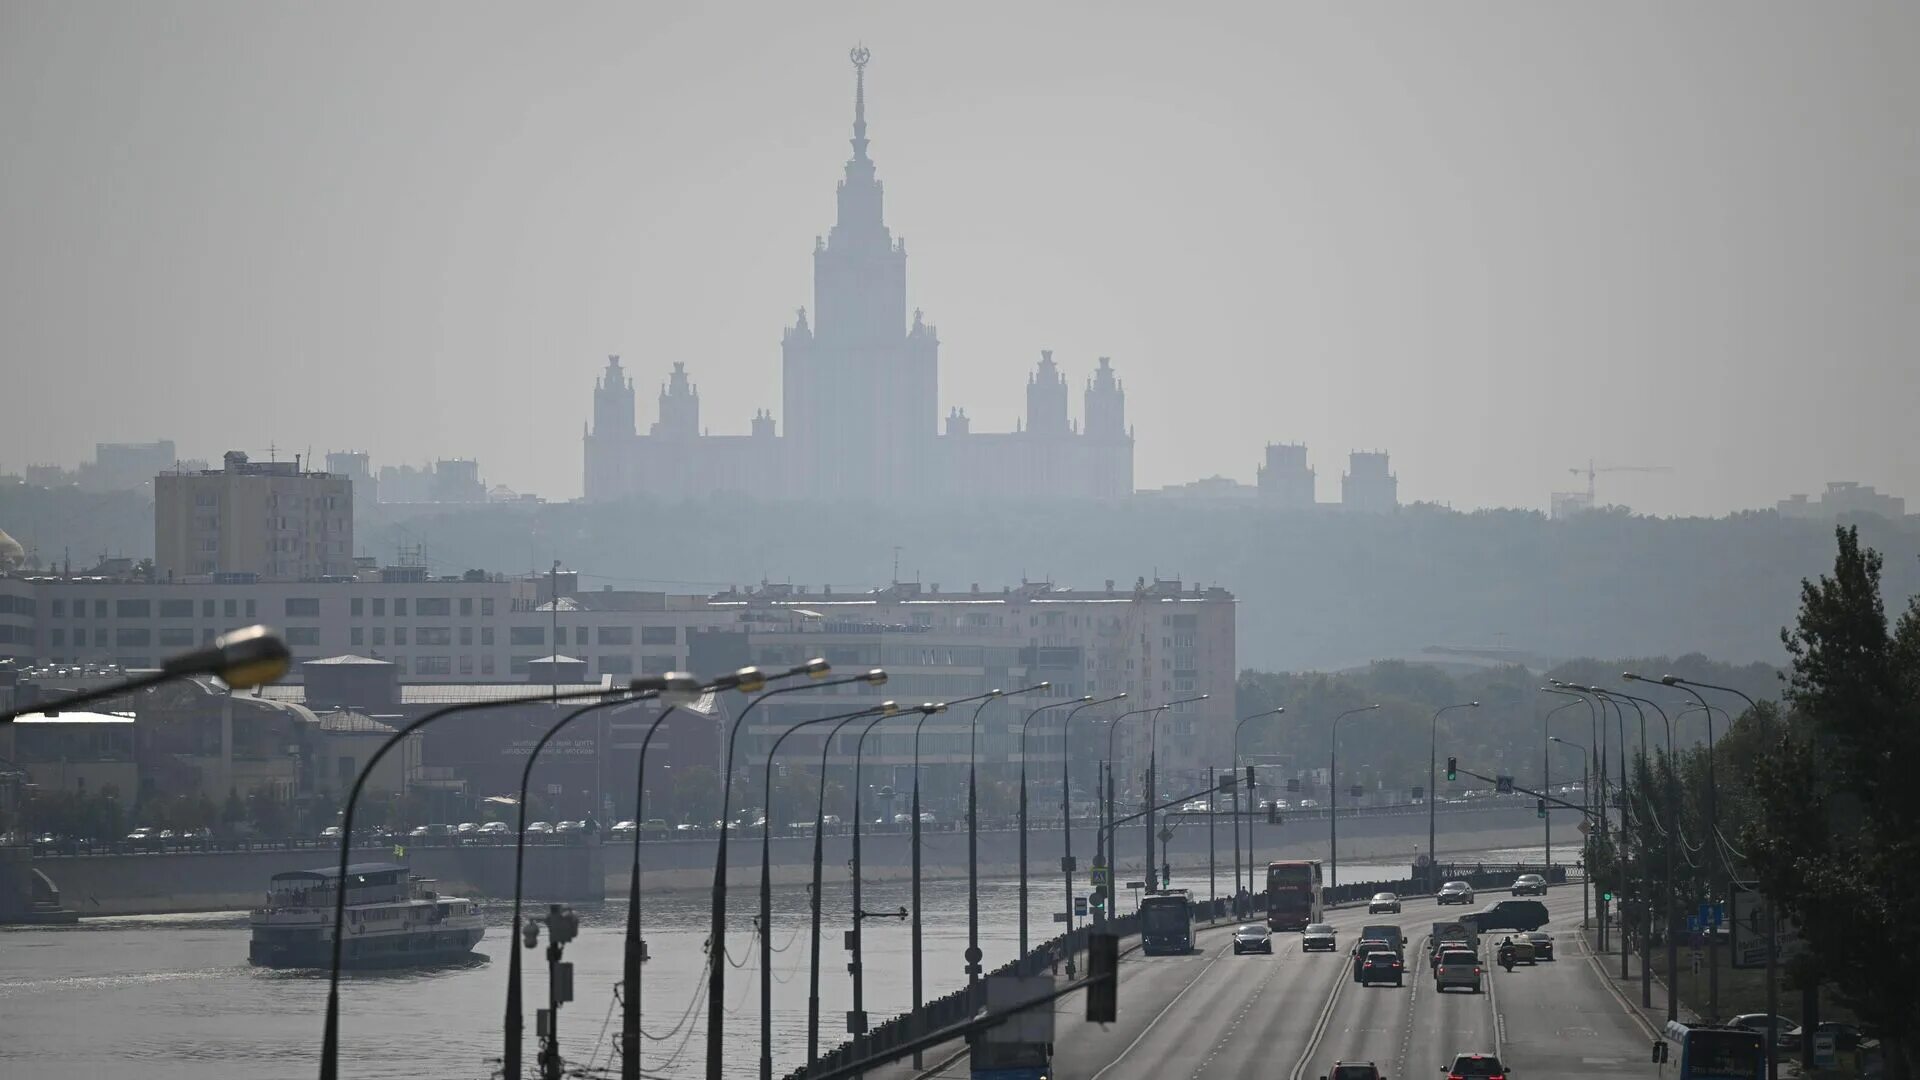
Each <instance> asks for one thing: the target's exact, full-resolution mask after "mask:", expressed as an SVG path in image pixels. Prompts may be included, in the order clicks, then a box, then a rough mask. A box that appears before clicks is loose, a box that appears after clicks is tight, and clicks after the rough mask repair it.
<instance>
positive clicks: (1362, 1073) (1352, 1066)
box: [1320, 1061, 1387, 1080]
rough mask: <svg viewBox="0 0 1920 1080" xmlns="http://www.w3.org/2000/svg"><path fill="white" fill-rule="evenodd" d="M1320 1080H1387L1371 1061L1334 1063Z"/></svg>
mask: <svg viewBox="0 0 1920 1080" xmlns="http://www.w3.org/2000/svg"><path fill="white" fill-rule="evenodd" d="M1320 1080H1387V1078H1386V1077H1385V1076H1383V1075H1381V1072H1380V1070H1379V1068H1378V1067H1376V1066H1375V1065H1374V1063H1373V1062H1371V1061H1336V1062H1334V1063H1333V1068H1332V1069H1330V1070H1328V1071H1327V1074H1326V1075H1325V1076H1322V1077H1321V1078H1320Z"/></svg>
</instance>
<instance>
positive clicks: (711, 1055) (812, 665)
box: [707, 659, 887, 1080]
mask: <svg viewBox="0 0 1920 1080" xmlns="http://www.w3.org/2000/svg"><path fill="white" fill-rule="evenodd" d="M831 670H832V669H831V668H830V667H829V666H828V664H827V662H826V661H825V660H820V659H814V660H809V661H807V662H806V663H804V664H798V665H796V666H794V667H791V668H788V669H787V670H786V671H785V672H783V673H781V674H779V675H776V676H772V677H767V676H763V675H762V674H761V673H760V671H759V670H758V669H756V668H743V669H742V674H743V675H744V674H745V673H746V672H749V671H750V672H752V673H753V674H752V676H751V677H749V678H746V679H744V680H743V682H742V685H741V690H742V692H745V693H751V692H752V691H753V690H758V689H760V688H761V687H763V686H765V685H766V684H767V683H768V682H771V681H773V680H775V679H790V678H795V677H797V676H801V675H805V676H807V678H808V679H810V680H812V681H811V682H805V683H797V684H795V685H792V686H780V687H775V688H774V689H772V690H767V691H765V692H764V693H762V694H760V696H759V697H756V698H754V699H753V700H752V701H750V702H748V703H747V707H746V708H744V709H741V710H740V715H739V716H737V717H735V718H734V721H733V726H732V727H731V728H730V729H729V730H728V732H727V750H726V756H725V757H723V758H721V768H722V770H723V772H722V775H721V778H720V841H719V843H718V845H717V846H716V850H715V853H714V860H713V896H712V900H711V903H710V905H709V907H710V911H709V912H708V918H709V923H710V925H709V928H708V931H707V935H708V936H707V942H708V945H707V947H708V948H709V949H710V950H712V951H711V953H710V954H709V955H710V956H711V960H710V962H709V963H708V964H707V1076H708V1078H709V1080H720V1077H721V1076H722V1075H723V1073H724V1068H723V1065H722V1062H721V1056H722V1054H721V1051H722V1048H723V1046H724V1045H725V1034H726V1032H725V1028H726V1019H727V1012H726V997H727V959H726V957H727V834H728V833H729V832H730V831H731V830H729V829H728V828H727V825H728V824H729V822H728V820H727V814H728V804H729V802H730V801H731V799H732V796H733V747H734V742H735V740H737V739H738V738H739V737H740V727H741V725H742V724H743V723H744V722H745V721H746V719H747V715H748V714H749V713H751V712H753V709H754V706H756V705H759V704H760V703H761V702H763V701H765V700H767V699H768V698H770V697H772V696H774V695H775V694H790V693H794V692H796V691H799V690H806V689H810V688H814V687H828V686H848V685H851V684H853V683H866V684H868V685H870V686H881V685H884V684H885V683H886V681H887V673H886V672H884V671H882V670H880V669H879V668H874V669H873V670H871V671H868V672H867V673H865V674H863V675H852V676H848V677H846V678H841V679H827V675H828V673H829V672H831ZM823 680H824V681H823ZM748 683H751V684H752V685H751V686H750V687H749V686H748V685H747V684H748Z"/></svg>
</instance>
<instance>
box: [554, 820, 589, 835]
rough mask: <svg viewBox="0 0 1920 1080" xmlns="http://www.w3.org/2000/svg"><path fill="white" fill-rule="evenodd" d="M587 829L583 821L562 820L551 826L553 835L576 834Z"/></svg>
mask: <svg viewBox="0 0 1920 1080" xmlns="http://www.w3.org/2000/svg"><path fill="white" fill-rule="evenodd" d="M586 831H587V823H586V822H585V821H563V822H561V823H560V824H558V825H555V826H554V827H553V832H554V835H555V836H569V835H578V834H580V833H584V832H586Z"/></svg>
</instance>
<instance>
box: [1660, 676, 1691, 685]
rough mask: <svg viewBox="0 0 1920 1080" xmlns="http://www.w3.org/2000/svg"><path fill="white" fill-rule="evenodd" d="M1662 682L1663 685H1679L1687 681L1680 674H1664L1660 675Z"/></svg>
mask: <svg viewBox="0 0 1920 1080" xmlns="http://www.w3.org/2000/svg"><path fill="white" fill-rule="evenodd" d="M1660 682H1661V685H1663V686H1679V685H1680V684H1681V683H1683V682H1686V680H1685V679H1682V678H1681V677H1680V676H1678V675H1662V676H1660Z"/></svg>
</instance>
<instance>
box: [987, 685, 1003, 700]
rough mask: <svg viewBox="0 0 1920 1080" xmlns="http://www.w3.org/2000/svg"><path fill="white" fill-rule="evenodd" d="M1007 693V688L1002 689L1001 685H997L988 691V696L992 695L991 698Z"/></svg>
mask: <svg viewBox="0 0 1920 1080" xmlns="http://www.w3.org/2000/svg"><path fill="white" fill-rule="evenodd" d="M1005 693H1006V691H1005V690H1002V689H1000V688H999V687H997V686H996V687H994V688H993V689H991V690H989V691H987V696H988V697H990V698H994V697H999V696H1001V695H1002V694H1005Z"/></svg>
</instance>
